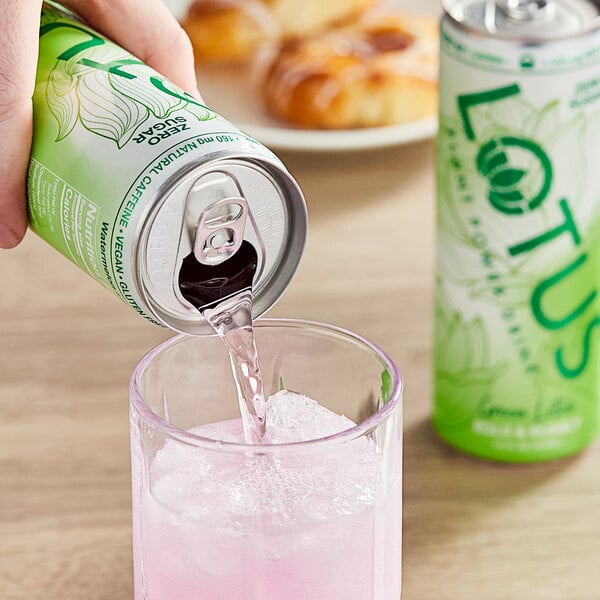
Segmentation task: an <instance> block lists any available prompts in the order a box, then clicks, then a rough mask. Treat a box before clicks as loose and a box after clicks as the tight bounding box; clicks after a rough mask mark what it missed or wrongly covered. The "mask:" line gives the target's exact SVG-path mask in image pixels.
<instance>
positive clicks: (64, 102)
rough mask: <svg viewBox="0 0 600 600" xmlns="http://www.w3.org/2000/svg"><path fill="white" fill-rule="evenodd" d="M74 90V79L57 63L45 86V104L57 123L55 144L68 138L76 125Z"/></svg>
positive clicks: (76, 108)
mask: <svg viewBox="0 0 600 600" xmlns="http://www.w3.org/2000/svg"><path fill="white" fill-rule="evenodd" d="M74 90H75V78H74V77H73V76H72V75H70V74H69V73H67V71H66V69H65V66H64V63H62V62H61V61H59V62H58V63H57V65H56V66H55V67H54V69H52V71H51V72H50V76H49V79H48V85H47V86H46V102H47V103H48V108H49V109H50V112H51V113H52V115H53V116H54V118H55V119H56V121H57V123H58V134H57V136H56V141H57V142H59V141H60V140H62V139H63V138H65V137H66V136H68V135H69V133H71V131H72V130H73V127H75V124H76V123H77V117H78V112H77V111H78V103H77V96H76V95H75V93H74Z"/></svg>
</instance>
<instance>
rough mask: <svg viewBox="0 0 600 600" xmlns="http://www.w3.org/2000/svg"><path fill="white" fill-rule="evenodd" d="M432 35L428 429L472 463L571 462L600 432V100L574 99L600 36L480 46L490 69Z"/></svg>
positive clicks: (447, 27) (456, 36)
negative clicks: (432, 289) (434, 98)
mask: <svg viewBox="0 0 600 600" xmlns="http://www.w3.org/2000/svg"><path fill="white" fill-rule="evenodd" d="M442 30H443V32H442V64H441V72H442V75H441V81H440V129H439V136H438V147H437V186H438V214H437V227H438V230H437V231H438V237H437V240H438V241H437V278H436V302H435V359H434V369H435V373H434V378H435V381H434V388H435V392H434V417H433V418H434V425H435V427H436V429H437V431H438V432H439V434H440V435H441V436H442V437H443V438H444V439H446V440H447V441H448V442H450V443H451V444H452V445H454V446H456V447H458V448H460V449H463V450H465V451H467V452H471V453H473V454H477V455H479V456H482V457H487V458H492V459H497V460H506V461H516V462H521V461H523V462H526V461H537V460H548V459H552V458H559V457H562V456H568V455H569V454H573V453H575V452H577V451H579V450H581V449H582V448H584V447H585V446H587V445H588V444H589V443H590V442H591V441H592V440H593V439H594V437H595V436H596V433H597V430H598V413H599V411H598V398H597V393H598V388H599V383H600V371H599V368H598V367H599V364H598V360H599V353H598V350H597V346H598V341H599V339H600V336H599V335H598V334H599V333H600V331H598V330H599V329H600V298H599V296H598V291H599V289H600V264H599V258H598V253H599V252H600V178H599V177H598V176H597V173H595V172H594V169H597V168H598V167H597V166H596V165H598V164H600V160H599V158H600V104H599V103H598V102H595V101H592V100H591V96H589V98H590V100H589V101H588V102H585V103H584V102H582V101H581V100H579V101H576V99H577V98H579V99H581V96H582V94H583V90H586V89H588V90H589V89H591V90H594V89H596V88H595V87H594V85H592V84H591V83H590V82H593V81H594V80H596V79H597V76H596V74H597V73H598V69H599V64H598V59H599V57H600V54H599V52H598V51H597V50H598V48H597V47H598V46H599V43H598V39H597V38H596V39H593V38H590V39H588V41H587V43H588V45H591V46H592V48H591V49H592V50H594V51H593V52H592V51H590V48H585V47H583V48H582V47H581V46H582V45H581V44H573V43H572V42H571V43H564V44H560V43H557V44H555V46H554V48H553V49H554V50H557V51H561V52H563V51H564V53H565V56H564V60H562V62H561V61H558V62H557V57H556V54H555V55H550V53H549V48H548V47H546V46H543V45H542V46H540V47H536V48H532V49H531V51H530V54H529V58H530V60H528V61H527V64H526V65H524V64H523V63H522V62H519V60H518V55H517V53H518V47H517V46H516V45H513V46H507V45H504V46H503V43H502V42H501V41H498V40H493V39H490V40H481V39H480V40H477V44H478V45H479V46H481V45H485V44H488V45H489V46H490V48H489V49H486V50H489V52H487V53H486V55H492V54H494V53H495V54H496V55H498V56H501V55H502V53H503V52H504V55H505V58H504V59H503V60H501V61H497V64H498V65H503V66H502V68H499V70H498V71H496V70H492V69H490V68H489V66H487V65H486V64H485V62H481V61H480V62H478V61H477V56H478V54H477V52H476V51H475V49H474V48H472V47H471V46H473V45H474V44H473V40H472V39H471V38H469V36H468V35H467V34H465V33H464V32H460V31H458V30H457V29H455V28H454V27H453V26H452V25H451V24H450V23H448V22H447V21H444V23H443V26H442ZM511 52H512V53H513V54H514V56H512V57H510V56H508V57H506V55H509V54H510V53H511ZM576 52H579V53H580V54H581V57H582V58H581V60H580V61H579V63H578V62H577V60H576V57H574V56H573V53H576ZM465 56H468V57H469V59H468V60H466V59H465V58H464V57H465ZM586 61H587V63H586ZM559 63H560V64H567V63H568V64H579V65H580V67H581V68H579V69H577V70H573V71H572V72H569V73H562V74H561V75H560V77H559V76H558V75H557V74H556V73H555V72H554V71H553V68H552V65H555V64H559ZM599 99H600V98H599Z"/></svg>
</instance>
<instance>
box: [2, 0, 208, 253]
mask: <svg viewBox="0 0 600 600" xmlns="http://www.w3.org/2000/svg"><path fill="white" fill-rule="evenodd" d="M61 1H62V3H63V4H64V5H65V6H67V7H68V8H70V9H71V10H73V11H74V12H76V13H77V14H79V15H80V16H81V17H82V18H83V19H84V20H85V21H87V23H89V24H90V26H92V27H93V28H95V29H97V30H98V31H100V32H101V33H103V34H104V35H106V36H107V37H109V38H111V39H113V40H114V41H115V42H116V43H117V44H119V45H121V46H122V47H123V48H125V49H127V50H128V51H129V52H131V53H132V54H134V55H135V56H137V57H138V58H139V59H140V60H143V61H144V62H145V63H147V64H149V65H150V66H151V67H153V68H154V69H156V70H157V71H159V72H160V73H162V74H163V75H165V76H166V77H168V78H169V79H170V80H171V81H173V82H174V83H176V84H177V85H179V86H180V87H181V88H182V89H184V90H185V91H186V92H188V93H190V94H192V95H193V96H196V97H199V93H198V88H197V85H196V76H195V71H194V56H193V51H192V46H191V44H190V41H189V39H188V37H187V36H186V34H185V33H184V31H183V29H181V27H180V26H179V24H178V23H177V21H176V20H175V18H174V17H173V16H172V14H171V13H170V12H169V10H168V9H167V8H166V6H165V5H164V4H163V3H162V2H161V0H61ZM41 8H42V0H0V38H1V39H2V44H0V148H1V151H2V157H1V160H0V248H13V247H14V246H16V245H17V244H18V243H19V242H20V241H21V239H22V238H23V236H24V235H25V231H26V229H27V209H26V200H25V194H26V192H25V188H26V178H27V168H28V165H29V154H30V150H31V134H32V101H31V98H32V96H33V90H34V87H35V72H36V65H37V54H38V46H39V43H38V35H39V24H40V12H41Z"/></svg>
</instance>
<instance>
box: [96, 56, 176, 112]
mask: <svg viewBox="0 0 600 600" xmlns="http://www.w3.org/2000/svg"><path fill="white" fill-rule="evenodd" d="M135 72H136V74H137V75H138V77H137V78H136V79H126V78H125V77H120V76H119V75H113V74H109V76H108V79H109V82H110V85H111V86H112V87H113V89H114V90H116V91H117V92H118V93H120V94H122V95H123V96H125V97H126V98H129V99H130V100H133V101H135V102H139V103H140V104H143V105H144V106H145V107H146V108H147V109H148V110H149V111H150V112H151V113H152V114H153V115H154V116H155V117H157V118H158V119H164V118H165V117H168V116H169V115H170V114H171V113H173V112H175V111H177V110H180V109H181V108H183V107H184V106H185V105H186V104H187V102H186V101H185V100H181V99H180V98H176V97H174V96H170V95H168V94H164V93H160V92H158V91H157V90H155V89H153V88H151V87H150V86H149V85H148V83H147V82H148V79H149V78H150V76H151V75H153V74H154V71H153V70H152V69H151V68H150V67H148V66H146V65H144V64H140V65H139V66H137V65H136V69H135Z"/></svg>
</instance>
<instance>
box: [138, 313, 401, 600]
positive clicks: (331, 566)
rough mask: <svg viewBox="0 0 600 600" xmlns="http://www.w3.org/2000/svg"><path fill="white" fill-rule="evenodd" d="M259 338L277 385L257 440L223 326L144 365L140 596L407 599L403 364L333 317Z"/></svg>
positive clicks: (288, 325) (144, 599) (261, 324)
mask: <svg viewBox="0 0 600 600" xmlns="http://www.w3.org/2000/svg"><path fill="white" fill-rule="evenodd" d="M255 333H256V342H257V346H258V348H259V353H260V356H261V367H262V373H263V376H264V380H263V381H264V384H265V392H266V394H267V395H269V394H271V396H270V397H269V400H268V401H267V403H266V411H265V412H266V414H265V417H266V423H267V432H266V438H265V439H266V441H265V442H264V443H262V444H260V445H256V444H248V443H246V438H245V436H244V427H243V425H242V420H241V419H240V418H239V405H238V402H237V398H236V393H235V386H234V384H233V381H232V378H231V371H230V369H231V367H230V364H229V359H228V356H227V352H226V350H225V348H224V347H223V344H222V342H221V341H220V340H219V338H218V337H217V336H214V337H212V338H206V337H204V338H174V339H173V340H170V341H168V342H166V343H165V344H163V345H162V346H160V347H158V348H157V349H155V350H154V351H152V352H151V353H150V354H149V355H148V356H147V357H146V358H145V359H144V360H143V361H142V362H141V363H140V365H139V366H138V368H137V369H136V371H135V372H134V375H133V377H132V386H131V392H132V405H131V406H132V410H131V417H132V418H131V420H132V428H131V433H132V474H133V508H134V513H133V524H134V562H135V598H136V600H204V599H206V600H221V599H223V600H225V599H226V600H238V599H239V600H300V599H306V600H325V599H334V600H337V599H339V600H355V599H356V600H398V598H399V595H400V581H401V568H400V566H401V490H402V486H401V469H402V457H401V449H402V447H401V411H400V394H401V384H400V379H399V375H398V372H397V368H396V367H395V365H394V364H393V363H392V362H391V360H390V359H389V357H387V355H385V354H384V353H382V351H381V350H379V349H377V348H376V347H375V346H373V345H372V344H370V342H367V341H366V340H364V339H363V338H359V337H358V336H354V334H350V333H348V332H344V331H342V330H338V329H336V328H333V327H329V326H325V325H319V324H311V323H306V322H302V321H280V320H261V321H258V322H257V323H256V324H255ZM377 352H379V353H380V354H377ZM191 364H194V365H196V367H197V368H196V369H192V368H191V366H190V365H191ZM311 364H312V368H311ZM317 366H318V367H319V368H318V369H316V368H315V367H317ZM282 385H285V386H286V387H289V388H290V389H302V390H303V391H304V390H306V391H307V393H309V394H311V395H313V396H315V395H318V396H319V399H320V401H321V403H322V404H324V405H326V406H322V405H321V404H319V403H317V402H315V401H313V400H310V399H309V398H307V397H306V396H302V395H300V394H296V393H292V392H286V391H279V392H277V388H278V387H280V386H282ZM274 392H277V393H274ZM236 415H237V416H236ZM344 415H346V416H344ZM355 423H358V425H356V424H355Z"/></svg>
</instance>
